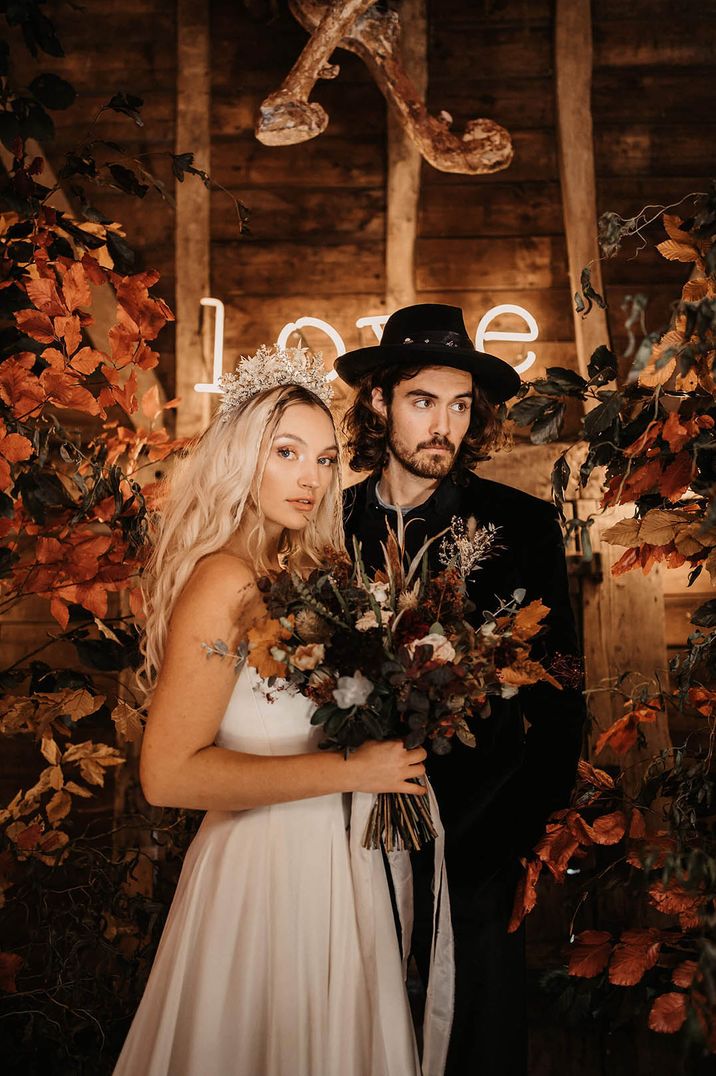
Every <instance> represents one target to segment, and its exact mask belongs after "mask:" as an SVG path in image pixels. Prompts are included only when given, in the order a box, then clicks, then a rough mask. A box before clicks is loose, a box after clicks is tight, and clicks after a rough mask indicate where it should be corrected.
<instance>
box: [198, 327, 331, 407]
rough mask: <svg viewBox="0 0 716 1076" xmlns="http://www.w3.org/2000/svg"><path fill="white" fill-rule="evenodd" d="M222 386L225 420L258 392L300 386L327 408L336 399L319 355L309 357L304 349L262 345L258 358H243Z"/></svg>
mask: <svg viewBox="0 0 716 1076" xmlns="http://www.w3.org/2000/svg"><path fill="white" fill-rule="evenodd" d="M219 384H220V385H221V388H222V390H223V393H224V395H223V398H222V401H221V403H220V404H219V414H220V415H221V417H222V418H226V416H227V415H229V414H231V412H232V411H235V410H236V409H237V408H239V407H241V406H242V405H243V404H245V403H246V401H247V400H250V399H251V397H252V396H256V395H257V394H258V393H259V392H266V391H267V389H277V388H280V387H281V386H282V385H300V387H301V388H304V389H308V391H309V392H312V393H313V395H314V396H317V397H318V399H319V400H321V401H322V402H323V403H324V404H326V406H328V405H329V404H330V402H331V400H332V399H333V390H332V389H331V387H330V385H329V384H328V382H327V381H326V368H325V367H324V365H323V362H322V360H321V357H320V355H309V354H308V349H307V348H305V347H287V348H280V347H276V346H275V345H271V346H270V345H268V344H262V345H261V347H260V348H259V349H258V351H257V352H256V354H255V355H249V356H244V355H242V356H241V361H240V363H239V365H238V366H237V367H236V371H235V373H233V374H232V373H227V374H224V375H223V376H222V377H221V379H220V381H219Z"/></svg>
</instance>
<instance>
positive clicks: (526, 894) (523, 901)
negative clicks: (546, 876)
mask: <svg viewBox="0 0 716 1076" xmlns="http://www.w3.org/2000/svg"><path fill="white" fill-rule="evenodd" d="M541 870H542V861H541V860H539V859H530V860H528V861H527V863H526V864H524V871H523V873H522V874H521V876H520V880H519V882H518V883H517V890H516V892H515V901H514V905H513V907H512V917H511V919H510V922H509V926H508V927H507V930H508V932H509V933H510V934H512V933H513V932H514V931H515V930H517V928H518V927H519V925H520V923H521V922H522V920H523V919H524V917H525V916H526V915H529V913H530V912H531V911H532V909H533V908H534V906H535V904H536V903H537V888H536V887H537V879H538V878H539V876H540V872H541Z"/></svg>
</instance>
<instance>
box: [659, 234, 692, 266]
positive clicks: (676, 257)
mask: <svg viewBox="0 0 716 1076" xmlns="http://www.w3.org/2000/svg"><path fill="white" fill-rule="evenodd" d="M656 249H657V250H658V251H659V253H660V254H662V255H663V256H664V257H665V258H667V259H668V260H669V261H670V262H695V261H698V259H699V252H698V250H697V249H696V247H694V246H692V245H691V244H690V243H677V242H676V241H675V240H673V239H665V240H664V242H663V243H657V246H656Z"/></svg>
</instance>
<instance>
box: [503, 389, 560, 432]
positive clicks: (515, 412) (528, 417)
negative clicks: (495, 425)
mask: <svg viewBox="0 0 716 1076" xmlns="http://www.w3.org/2000/svg"><path fill="white" fill-rule="evenodd" d="M551 406H552V400H550V399H546V398H545V397H544V396H528V397H527V399H525V400H520V402H519V403H516V404H515V406H514V407H512V408H510V410H509V411H508V413H507V417H508V418H509V419H510V420H511V421H512V422H516V423H517V425H518V426H529V424H530V423H531V422H534V421H535V420H536V419H538V418H540V416H541V415H542V414H543V412H544V411H546V410H547V408H548V407H551Z"/></svg>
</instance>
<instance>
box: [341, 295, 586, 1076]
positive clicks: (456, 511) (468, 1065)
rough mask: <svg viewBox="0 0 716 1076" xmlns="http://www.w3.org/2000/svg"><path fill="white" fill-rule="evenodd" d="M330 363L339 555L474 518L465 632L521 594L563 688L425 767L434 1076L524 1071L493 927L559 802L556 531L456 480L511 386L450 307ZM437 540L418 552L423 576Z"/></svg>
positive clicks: (492, 723) (570, 725)
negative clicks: (441, 971) (475, 553)
mask: <svg viewBox="0 0 716 1076" xmlns="http://www.w3.org/2000/svg"><path fill="white" fill-rule="evenodd" d="M336 369H337V371H338V374H339V375H340V377H341V378H342V379H343V380H344V381H346V382H347V383H348V384H349V385H352V386H353V387H354V388H355V389H356V390H357V394H356V398H355V402H354V404H353V407H352V408H351V410H350V411H349V412H348V414H347V416H346V432H347V440H348V449H349V453H350V464H351V467H352V468H353V469H354V470H356V471H369V472H371V473H370V477H368V478H366V479H364V480H363V481H362V482H360V483H358V485H356V486H353V487H352V488H351V489H349V490H348V491H347V493H346V498H345V525H346V541H347V545H348V548H349V549H350V548H351V547H352V538H353V536H355V537H357V538H358V539H359V540H360V541H361V543H362V549H363V556H364V560H365V563H366V567H367V568H369V569H372V570H375V569H376V568H379V567H382V564H383V556H382V552H381V546H380V543H381V541H382V540H383V539H384V538H385V536H386V526H387V525H390V526H392V527H393V529H395V521H396V515H397V513H398V512H400V513H401V514H402V516H403V519H404V521H405V523H406V524H409V526H407V528H406V545H407V548H408V552H409V553H411V554H413V553H415V552H416V551H417V550H418V549H419V548H420V545H421V544H422V543H423V541H424V540H425V538H426V537H429V536H430V535H433V534H437V533H439V532H440V531H442V530H443V529H445V528H446V527H449V526H450V523H451V520H452V519H453V517H455V516H459V517H461V518H463V519H466V518H468V517H469V516H474V517H475V518H476V519H477V521H478V524H481V525H484V524H487V523H492V524H494V525H495V526H496V527H497V528H498V532H497V540H498V542H499V544H500V546H501V548H500V549H499V550H498V551H497V553H493V555H492V556H491V557H490V559H488V560H486V561H485V563H484V565H483V566H482V568H481V569H480V570H478V571H477V572H476V573H475V574H474V575H473V576H472V577H471V578H469V579H468V581H467V587H468V594H469V597H470V599H471V600H472V602H473V603H474V604H475V607H476V612H475V614H474V617H475V623H476V624H480V623H482V616H481V613H482V610H484V609H491V610H494V609H495V608H496V607H497V603H498V601H499V600H500V599H503V600H507V599H509V598H510V597H511V595H512V593H513V591H514V590H516V589H517V588H524V590H525V591H526V594H525V598H524V602H525V603H527V602H530V601H533V600H534V599H536V598H541V599H542V601H543V602H544V603H545V605H547V606H549V609H550V613H549V616H548V617H547V625H548V631H546V632H545V634H544V637H543V639H538V640H537V642H536V643H535V645H534V647H533V655H534V657H536V658H538V659H540V660H542V661H543V663H544V664H545V665H546V666H547V667H548V668H549V669H550V671H552V672H553V674H554V675H555V677H556V678H557V679H559V680H560V682H562V683H563V684H564V687H563V690H561V691H559V690H557V689H556V688H554V687H552V686H550V685H549V684H546V683H538V684H534V685H532V686H530V687H527V688H524V687H523V688H521V689H520V691H519V694H518V696H517V697H515V698H511V699H495V700H492V701H491V714H490V716H489V717H487V718H485V719H483V720H481V721H480V722H479V723H478V724H477V727H474V726H473V731H474V732H475V734H476V737H477V745H478V746H477V747H476V748H470V747H466V746H464V745H463V744H462V743H459V742H458V741H456V740H454V741H453V744H454V746H453V749H452V751H451V753H450V754H448V755H444V756H437V755H433V754H429V758H428V761H427V768H428V774H429V776H430V780H431V782H432V785H433V788H434V790H435V794H436V796H437V800H438V804H439V807H440V814H441V817H442V821H443V824H444V827H445V833H446V848H445V857H446V866H447V876H448V886H449V891H450V905H451V913H452V922H453V933H454V938H455V1008H454V1017H453V1028H452V1035H451V1040H450V1049H449V1054H448V1061H447V1068H446V1076H472V1074H473V1073H474V1074H475V1076H478V1074H479V1076H524V1074H525V1073H526V1071H527V1032H526V1014H525V981H524V980H525V966H524V929H523V928H520V930H518V931H517V932H515V933H512V934H508V932H507V924H508V922H509V919H510V913H511V909H512V902H513V897H514V892H515V885H516V882H517V879H518V877H519V874H520V864H519V857H520V856H521V855H525V854H527V853H528V852H529V851H530V849H531V848H532V847H533V845H534V844H535V843H536V841H537V840H538V839H539V838H540V836H541V834H542V832H543V831H544V827H545V822H546V819H547V817H548V815H549V814H550V813H551V812H552V811H553V810H556V809H557V808H559V807H564V806H565V805H566V804H567V802H568V800H569V795H570V791H571V789H572V786H573V783H574V778H575V771H576V763H577V759H578V756H579V751H580V745H581V732H582V725H583V722H584V716H585V710H584V705H583V698H582V695H581V691H580V690H579V688H580V683H581V677H580V662H579V657H578V646H577V639H576V633H575V627H574V620H573V616H572V611H571V608H570V601H569V593H568V584H567V572H566V566H565V557H564V546H563V542H562V533H561V529H560V526H559V523H558V520H557V514H556V511H555V509H554V508H553V507H552V505H550V504H548V503H547V502H545V501H541V500H538V499H537V498H535V497H532V496H530V495H529V494H527V493H522V492H520V491H519V490H517V489H513V488H512V487H511V486H506V485H503V484H501V483H498V482H491V481H488V480H487V479H484V478H480V477H478V476H477V475H475V474H474V473H473V471H472V468H473V467H474V465H475V464H476V463H477V462H478V461H479V460H481V459H485V458H487V457H488V455H489V452H490V451H491V450H493V451H494V449H496V448H499V447H500V445H501V443H502V441H503V435H502V427H501V423H500V421H499V420H498V417H497V414H496V405H497V404H499V403H501V402H504V401H505V400H508V399H510V398H511V397H512V396H514V395H515V393H516V392H517V389H518V387H519V384H520V380H519V377H518V375H517V374H516V373H515V371H514V369H513V368H512V367H511V366H510V365H509V364H508V363H506V362H503V361H502V360H501V359H498V358H495V357H494V356H492V355H487V354H484V353H483V352H480V351H476V350H475V348H474V346H473V345H472V342H471V340H470V338H469V336H468V334H467V331H466V329H465V324H464V320H463V315H462V311H461V310H460V309H459V308H458V307H453V306H443V305H439V304H432V303H430V304H423V305H418V306H410V307H406V308H405V309H403V310H398V311H397V312H396V313H394V314H393V315H392V316H391V317H390V318H389V319H388V321H387V323H386V325H385V329H384V332H383V337H382V339H381V342H380V344H379V345H376V346H374V347H366V348H361V349H359V350H357V351H352V352H349V353H348V354H346V355H343V356H342V357H341V358H340V359H339V360H338V362H337V363H336ZM439 545H440V543H439V542H434V543H433V544H432V546H431V547H430V556H431V561H432V567H433V568H434V569H435V570H439V569H440V564H439V561H438V555H439ZM428 628H429V625H427V624H426V631H427V630H428ZM525 722H526V725H527V730H526V732H525ZM432 870H433V850H432V848H427V849H426V850H425V851H424V852H421V853H418V854H417V855H414V856H413V872H414V880H415V881H414V887H415V926H414V932H413V956H414V957H415V960H416V963H417V966H418V969H419V971H420V974H421V977H422V979H423V982H424V983H427V974H428V967H429V959H430V946H431V937H432V894H431V888H430V887H431V880H432Z"/></svg>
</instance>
